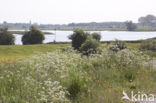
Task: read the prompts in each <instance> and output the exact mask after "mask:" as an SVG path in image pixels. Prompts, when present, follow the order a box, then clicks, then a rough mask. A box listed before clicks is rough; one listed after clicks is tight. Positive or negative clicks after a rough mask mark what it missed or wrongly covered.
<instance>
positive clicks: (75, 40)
mask: <svg viewBox="0 0 156 103" xmlns="http://www.w3.org/2000/svg"><path fill="white" fill-rule="evenodd" d="M88 35H89V34H88V33H85V32H84V31H83V30H81V29H76V30H75V31H74V33H73V34H72V35H70V36H69V39H71V40H72V47H73V48H74V49H76V50H79V49H80V47H81V45H82V44H83V42H85V40H86V39H87V36H88Z"/></svg>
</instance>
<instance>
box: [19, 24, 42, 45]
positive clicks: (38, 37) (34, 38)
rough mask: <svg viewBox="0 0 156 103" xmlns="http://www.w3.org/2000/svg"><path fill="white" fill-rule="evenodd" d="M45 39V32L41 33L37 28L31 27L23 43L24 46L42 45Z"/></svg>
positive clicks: (24, 36) (23, 38)
mask: <svg viewBox="0 0 156 103" xmlns="http://www.w3.org/2000/svg"><path fill="white" fill-rule="evenodd" d="M44 39H45V37H44V34H43V32H41V31H40V30H39V29H38V28H37V27H35V26H31V27H30V31H28V32H25V34H24V35H23V37H22V42H23V44H24V45H28V44H42V42H43V40H44Z"/></svg>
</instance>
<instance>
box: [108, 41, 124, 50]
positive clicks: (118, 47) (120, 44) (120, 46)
mask: <svg viewBox="0 0 156 103" xmlns="http://www.w3.org/2000/svg"><path fill="white" fill-rule="evenodd" d="M126 48H127V46H126V43H125V42H124V41H120V40H115V41H114V42H112V45H111V46H110V50H111V51H113V52H118V51H121V50H123V49H126Z"/></svg>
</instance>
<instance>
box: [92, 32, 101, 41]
mask: <svg viewBox="0 0 156 103" xmlns="http://www.w3.org/2000/svg"><path fill="white" fill-rule="evenodd" d="M91 35H92V37H93V39H95V40H97V41H100V40H101V34H99V33H96V32H95V33H92V34H91Z"/></svg>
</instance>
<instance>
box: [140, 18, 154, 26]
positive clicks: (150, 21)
mask: <svg viewBox="0 0 156 103" xmlns="http://www.w3.org/2000/svg"><path fill="white" fill-rule="evenodd" d="M138 21H139V23H140V24H141V25H142V26H151V27H156V17H155V16H154V15H147V16H145V17H140V18H139V19H138Z"/></svg>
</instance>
